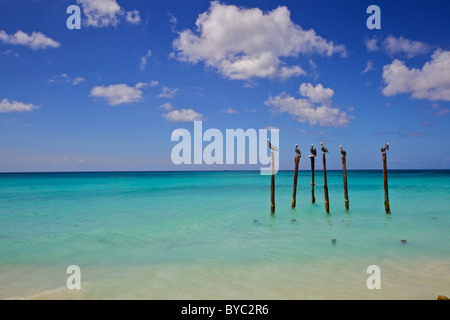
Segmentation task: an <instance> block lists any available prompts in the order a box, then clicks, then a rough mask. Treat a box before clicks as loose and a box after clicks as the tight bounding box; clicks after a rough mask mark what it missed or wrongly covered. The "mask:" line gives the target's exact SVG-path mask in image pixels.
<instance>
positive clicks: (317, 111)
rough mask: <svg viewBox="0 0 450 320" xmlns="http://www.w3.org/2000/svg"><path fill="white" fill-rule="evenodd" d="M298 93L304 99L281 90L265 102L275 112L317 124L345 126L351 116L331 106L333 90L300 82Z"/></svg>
mask: <svg viewBox="0 0 450 320" xmlns="http://www.w3.org/2000/svg"><path fill="white" fill-rule="evenodd" d="M299 91H300V94H301V95H303V96H304V97H306V99H296V98H294V97H291V96H290V95H289V94H287V93H285V92H283V93H281V94H280V95H278V96H276V97H269V99H268V100H267V101H266V102H265V104H266V105H267V106H270V107H272V111H273V112H275V113H284V112H286V113H288V114H290V115H291V116H293V117H294V118H295V119H296V120H297V121H299V122H309V124H310V125H313V126H314V125H319V126H334V127H341V126H346V125H347V124H348V123H349V122H350V120H351V119H352V118H353V116H351V115H349V114H347V113H346V112H344V111H341V110H340V109H339V108H334V107H332V106H331V97H332V96H333V95H334V91H333V90H332V89H329V88H324V87H323V86H322V85H321V84H319V85H317V86H315V87H314V86H312V85H311V84H309V83H308V84H302V85H301V86H300V90H299Z"/></svg>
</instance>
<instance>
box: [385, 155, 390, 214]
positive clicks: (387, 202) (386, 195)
mask: <svg viewBox="0 0 450 320" xmlns="http://www.w3.org/2000/svg"><path fill="white" fill-rule="evenodd" d="M383 178H384V210H385V211H386V213H387V214H390V213H391V208H390V207H389V191H388V180H387V165H386V152H383Z"/></svg>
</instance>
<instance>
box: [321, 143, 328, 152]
mask: <svg viewBox="0 0 450 320" xmlns="http://www.w3.org/2000/svg"><path fill="white" fill-rule="evenodd" d="M320 145H321V146H322V152H324V153H327V152H328V149H327V148H325V147H324V146H323V142H321V143H320Z"/></svg>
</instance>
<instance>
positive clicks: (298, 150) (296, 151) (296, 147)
mask: <svg viewBox="0 0 450 320" xmlns="http://www.w3.org/2000/svg"><path fill="white" fill-rule="evenodd" d="M295 153H296V154H298V155H299V156H300V157H301V156H302V153H301V152H300V149H299V148H298V144H296V145H295Z"/></svg>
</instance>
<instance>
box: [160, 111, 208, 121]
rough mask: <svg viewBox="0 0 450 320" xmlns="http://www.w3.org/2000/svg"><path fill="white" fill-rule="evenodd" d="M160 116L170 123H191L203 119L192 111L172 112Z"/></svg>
mask: <svg viewBox="0 0 450 320" xmlns="http://www.w3.org/2000/svg"><path fill="white" fill-rule="evenodd" d="M162 116H163V117H164V118H166V119H167V120H169V121H170V122H191V121H198V120H202V119H203V115H202V114H201V113H198V112H196V111H194V110H193V109H180V110H178V109H177V110H172V111H170V112H168V113H164V114H163V115H162Z"/></svg>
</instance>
